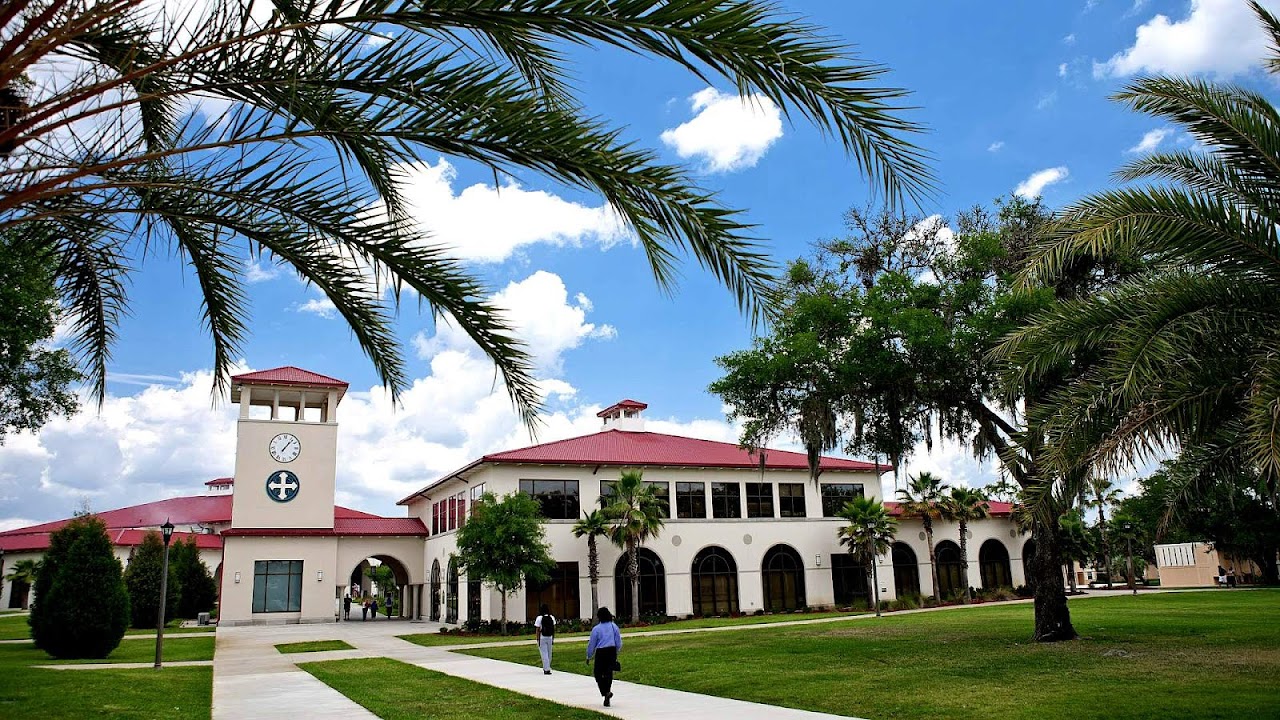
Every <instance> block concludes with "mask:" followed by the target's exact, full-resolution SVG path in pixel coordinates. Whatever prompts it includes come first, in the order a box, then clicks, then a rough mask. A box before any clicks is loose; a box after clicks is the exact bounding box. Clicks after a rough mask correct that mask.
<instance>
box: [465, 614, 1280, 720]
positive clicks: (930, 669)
mask: <svg viewBox="0 0 1280 720" xmlns="http://www.w3.org/2000/svg"><path fill="white" fill-rule="evenodd" d="M1071 611H1072V618H1073V620H1074V622H1075V626H1076V629H1077V630H1078V631H1079V632H1080V634H1081V636H1082V639H1080V640H1079V641H1076V642H1070V643H1058V644H1052V645H1041V644H1036V643H1031V642H1028V639H1029V636H1030V632H1031V620H1032V608H1031V606H1030V605H1003V606H1001V605H994V606H986V607H978V608H972V609H962V610H948V611H943V612H936V613H923V614H917V615H898V616H886V617H884V618H882V619H880V620H875V619H870V618H868V619H863V620H857V621H851V622H837V623H830V624H821V625H815V626H809V627H790V628H777V629H776V630H769V629H760V630H744V631H742V632H723V633H707V634H701V635H682V636H676V637H654V638H633V639H631V640H629V641H627V642H626V643H625V645H624V649H623V652H622V658H621V660H622V665H623V667H624V668H625V671H624V672H623V673H622V674H621V675H620V678H621V679H623V680H630V681H634V682H641V683H648V684H653V685H661V686H664V687H671V688H676V689H679V690H687V691H691V692H698V693H708V694H712V695H721V696H725V697H733V698H740V699H743V700H752V701H756V702H763V703H769V704H773V705H786V706H790V707H797V708H803V709H807V710H816V711H821V712H829V713H836V714H843V715H859V716H862V717H869V718H987V717H1001V718H1036V719H1038V718H1043V717H1045V716H1046V713H1047V712H1048V709H1050V708H1057V710H1056V711H1054V712H1049V714H1052V715H1057V714H1062V715H1067V714H1069V715H1071V716H1073V717H1098V718H1146V717H1158V716H1166V717H1180V718H1183V717H1202V718H1215V717H1222V718H1228V717H1230V718H1235V717H1264V716H1265V717H1277V716H1280V623H1277V622H1275V620H1276V618H1277V617H1280V591H1274V590H1261V591H1250V592H1236V593H1223V592H1216V593H1186V594H1161V595H1147V596H1139V597H1136V598H1134V597H1128V596H1125V597H1115V598H1095V599H1087V600H1081V601H1075V602H1072V603H1071ZM460 652H465V653H467V654H473V655H481V656H484V657H490V658H497V659H501V660H510V661H514V662H520V663H524V664H528V665H537V664H538V662H539V661H538V656H537V653H536V652H533V651H532V649H530V648H523V647H512V648H477V649H473V650H471V649H469V650H465V651H460ZM554 664H555V666H556V668H557V669H559V670H561V671H564V672H576V673H581V674H586V673H587V672H588V670H587V667H586V665H584V664H583V662H582V650H581V648H580V647H574V648H572V649H570V648H564V649H562V651H561V652H559V653H556V661H555V663H554Z"/></svg>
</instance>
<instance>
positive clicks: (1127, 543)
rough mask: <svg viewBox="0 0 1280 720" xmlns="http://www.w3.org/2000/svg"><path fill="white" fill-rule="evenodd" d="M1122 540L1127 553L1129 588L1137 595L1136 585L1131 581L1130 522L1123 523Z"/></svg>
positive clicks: (1131, 533)
mask: <svg viewBox="0 0 1280 720" xmlns="http://www.w3.org/2000/svg"><path fill="white" fill-rule="evenodd" d="M1124 542H1125V547H1126V548H1127V554H1128V555H1129V590H1131V591H1132V592H1133V594H1134V595H1137V594H1138V586H1137V585H1135V584H1134V582H1133V525H1132V524H1131V523H1125V524H1124Z"/></svg>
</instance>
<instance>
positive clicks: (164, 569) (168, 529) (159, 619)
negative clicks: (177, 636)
mask: <svg viewBox="0 0 1280 720" xmlns="http://www.w3.org/2000/svg"><path fill="white" fill-rule="evenodd" d="M160 533H161V535H163V536H164V564H163V565H162V566H161V568H160V611H159V612H158V613H157V614H156V665H155V666H156V667H160V654H161V653H162V652H164V611H165V605H166V604H167V603H166V602H165V601H166V600H168V599H169V540H171V539H172V538H173V523H171V522H169V521H168V519H166V520H165V521H164V524H163V525H161V526H160Z"/></svg>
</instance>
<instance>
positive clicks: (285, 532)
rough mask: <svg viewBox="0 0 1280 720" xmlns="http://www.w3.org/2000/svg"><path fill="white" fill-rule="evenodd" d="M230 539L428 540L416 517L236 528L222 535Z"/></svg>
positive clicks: (339, 520) (350, 519) (338, 520)
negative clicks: (328, 524) (315, 525)
mask: <svg viewBox="0 0 1280 720" xmlns="http://www.w3.org/2000/svg"><path fill="white" fill-rule="evenodd" d="M222 534H223V535H227V536H230V537H236V536H241V537H335V536H339V535H343V536H351V535H358V536H366V537H370V536H379V537H389V536H397V537H403V536H411V537H427V536H428V535H430V534H431V533H429V532H427V526H426V525H424V524H423V523H422V521H421V520H419V519H418V518H383V517H374V518H336V519H334V521H333V529H332V530H330V529H329V528H236V529H234V530H227V531H225V532H223V533H222Z"/></svg>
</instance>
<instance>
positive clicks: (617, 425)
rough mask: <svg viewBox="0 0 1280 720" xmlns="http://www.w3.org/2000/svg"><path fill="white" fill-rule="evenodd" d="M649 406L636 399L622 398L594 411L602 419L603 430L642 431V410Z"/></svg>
mask: <svg viewBox="0 0 1280 720" xmlns="http://www.w3.org/2000/svg"><path fill="white" fill-rule="evenodd" d="M647 407H649V406H648V405H646V404H645V403H642V402H638V401H636V400H623V401H622V402H619V403H614V404H613V405H610V406H609V407H607V408H605V409H603V410H601V411H600V412H598V413H596V417H598V418H602V419H603V420H604V429H605V430H626V431H629V432H644V411H645V408H647Z"/></svg>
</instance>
